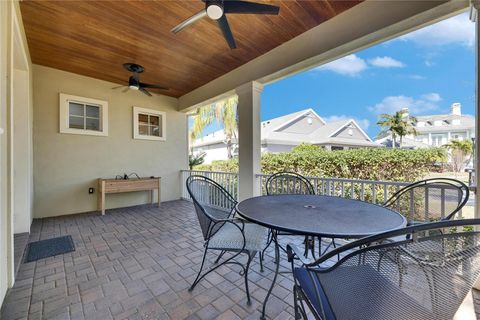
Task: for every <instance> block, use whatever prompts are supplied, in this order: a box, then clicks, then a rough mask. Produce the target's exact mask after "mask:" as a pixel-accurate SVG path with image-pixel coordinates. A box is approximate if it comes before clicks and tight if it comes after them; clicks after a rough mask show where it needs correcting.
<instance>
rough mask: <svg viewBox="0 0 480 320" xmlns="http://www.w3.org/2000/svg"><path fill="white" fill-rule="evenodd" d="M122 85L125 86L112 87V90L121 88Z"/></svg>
mask: <svg viewBox="0 0 480 320" xmlns="http://www.w3.org/2000/svg"><path fill="white" fill-rule="evenodd" d="M123 87H125V86H118V87H113V88H112V90H116V89H120V88H123Z"/></svg>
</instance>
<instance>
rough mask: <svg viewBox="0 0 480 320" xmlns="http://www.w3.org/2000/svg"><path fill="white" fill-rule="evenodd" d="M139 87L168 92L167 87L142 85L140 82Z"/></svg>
mask: <svg viewBox="0 0 480 320" xmlns="http://www.w3.org/2000/svg"><path fill="white" fill-rule="evenodd" d="M139 84H140V87H142V88H155V89H162V90H168V88H167V87H162V86H159V85H158V84H150V83H143V82H140V83H139Z"/></svg>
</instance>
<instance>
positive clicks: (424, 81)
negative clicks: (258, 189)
mask: <svg viewBox="0 0 480 320" xmlns="http://www.w3.org/2000/svg"><path fill="white" fill-rule="evenodd" d="M474 40H475V33H474V24H473V23H472V22H470V21H469V19H468V15H467V14H466V13H465V14H461V15H458V16H455V17H452V18H450V19H447V20H444V21H441V22H439V23H436V24H434V25H431V26H428V27H426V28H423V29H420V30H417V31H415V32H413V33H410V34H408V35H405V36H402V37H400V38H397V39H394V40H390V41H388V42H386V43H382V44H379V45H376V46H374V47H371V48H368V49H365V50H362V51H359V52H357V53H355V54H352V55H348V56H346V57H344V58H341V59H339V60H336V61H334V62H331V63H329V64H326V65H323V66H320V67H317V68H314V69H312V70H308V71H305V72H302V73H300V74H297V75H294V76H291V77H289V78H286V79H283V80H281V81H278V82H275V83H272V84H269V85H267V86H266V87H265V89H264V91H263V93H262V110H261V118H262V121H263V120H267V119H271V118H274V117H278V116H281V115H285V114H288V113H291V112H295V111H299V110H302V109H305V108H312V109H314V110H315V111H316V112H317V113H318V114H319V115H320V116H322V117H323V118H324V119H325V120H327V122H328V121H334V120H339V119H343V118H354V119H355V120H357V122H358V123H359V125H360V126H362V127H363V128H364V129H365V130H366V131H367V133H368V134H369V135H370V136H371V137H372V138H374V137H375V135H376V134H377V133H378V131H379V128H378V126H377V125H376V122H377V119H378V115H379V114H381V113H393V112H395V111H398V110H399V109H401V108H402V107H408V108H409V109H410V113H411V114H412V115H421V114H439V113H448V112H449V109H450V105H451V104H452V103H453V102H460V103H461V104H462V112H463V113H464V114H472V115H473V114H474V92H475V91H474V89H475V88H474V84H475V73H474V72H475V56H474V54H475V51H474ZM214 127H217V128H214ZM213 129H218V126H212V127H211V128H208V129H207V130H206V131H207V132H211V131H212V130H213ZM207 132H206V133H207Z"/></svg>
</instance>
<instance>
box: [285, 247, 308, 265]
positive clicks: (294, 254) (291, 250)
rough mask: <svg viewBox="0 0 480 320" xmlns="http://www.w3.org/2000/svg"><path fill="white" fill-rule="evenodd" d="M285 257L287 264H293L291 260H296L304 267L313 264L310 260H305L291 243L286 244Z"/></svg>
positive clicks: (301, 253)
mask: <svg viewBox="0 0 480 320" xmlns="http://www.w3.org/2000/svg"><path fill="white" fill-rule="evenodd" d="M287 257H288V262H293V260H295V259H298V260H300V262H302V264H304V265H309V264H311V263H313V261H311V260H310V259H308V258H305V256H304V255H303V252H302V251H301V250H300V249H299V248H298V247H297V246H296V245H294V244H293V243H289V244H287Z"/></svg>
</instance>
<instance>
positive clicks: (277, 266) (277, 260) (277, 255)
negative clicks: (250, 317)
mask: <svg viewBox="0 0 480 320" xmlns="http://www.w3.org/2000/svg"><path fill="white" fill-rule="evenodd" d="M272 237H273V243H274V245H275V274H274V275H273V280H272V284H271V286H270V289H268V292H267V296H266V297H265V301H263V307H262V315H261V317H260V319H262V320H265V319H266V318H265V309H266V307H267V302H268V299H269V298H270V295H271V294H272V291H273V287H274V286H275V283H276V282H277V276H278V271H279V269H280V245H279V243H278V239H277V232H276V231H275V230H272Z"/></svg>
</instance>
